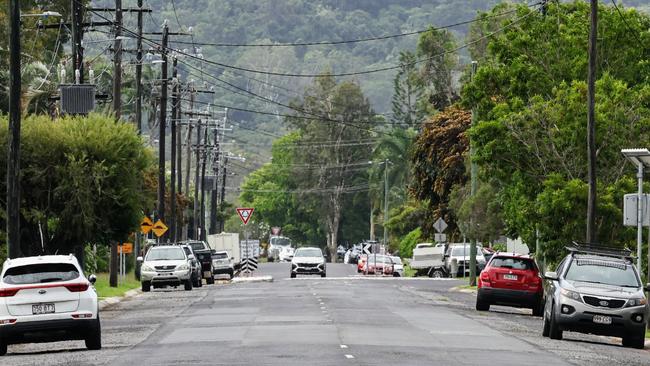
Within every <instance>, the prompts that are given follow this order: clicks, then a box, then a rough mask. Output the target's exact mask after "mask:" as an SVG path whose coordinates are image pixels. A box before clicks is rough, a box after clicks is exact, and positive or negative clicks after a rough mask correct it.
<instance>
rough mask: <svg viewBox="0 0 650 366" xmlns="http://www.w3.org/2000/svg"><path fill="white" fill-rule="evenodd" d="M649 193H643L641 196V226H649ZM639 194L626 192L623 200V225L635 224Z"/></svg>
mask: <svg viewBox="0 0 650 366" xmlns="http://www.w3.org/2000/svg"><path fill="white" fill-rule="evenodd" d="M649 200H650V195H648V194H644V195H643V196H642V198H641V212H642V213H643V214H642V216H641V223H642V224H643V226H650V206H649V205H648V201H649ZM638 201H639V195H638V194H637V193H630V194H626V195H625V198H624V200H623V225H625V226H637V217H638V214H637V212H638V205H637V202H638Z"/></svg>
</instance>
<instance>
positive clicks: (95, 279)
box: [88, 274, 97, 285]
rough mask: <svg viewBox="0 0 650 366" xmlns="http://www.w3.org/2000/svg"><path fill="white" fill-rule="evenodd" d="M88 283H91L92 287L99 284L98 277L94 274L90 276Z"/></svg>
mask: <svg viewBox="0 0 650 366" xmlns="http://www.w3.org/2000/svg"><path fill="white" fill-rule="evenodd" d="M88 282H90V283H91V284H92V285H94V284H95V282H97V276H95V275H94V274H91V275H90V276H88Z"/></svg>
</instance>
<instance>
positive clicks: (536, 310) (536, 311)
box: [533, 301, 544, 316]
mask: <svg viewBox="0 0 650 366" xmlns="http://www.w3.org/2000/svg"><path fill="white" fill-rule="evenodd" d="M533 316H544V301H540V302H539V304H537V305H535V307H533Z"/></svg>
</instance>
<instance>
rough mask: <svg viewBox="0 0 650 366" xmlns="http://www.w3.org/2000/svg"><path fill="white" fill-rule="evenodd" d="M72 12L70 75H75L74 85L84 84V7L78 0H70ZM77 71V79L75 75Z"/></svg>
mask: <svg viewBox="0 0 650 366" xmlns="http://www.w3.org/2000/svg"><path fill="white" fill-rule="evenodd" d="M70 10H71V11H72V73H73V75H75V76H74V77H75V83H76V84H83V83H84V49H83V46H82V44H81V42H82V40H83V31H84V30H83V16H84V15H83V14H84V6H83V4H82V3H81V1H79V0H70ZM77 71H79V78H78V79H77V77H76V74H77Z"/></svg>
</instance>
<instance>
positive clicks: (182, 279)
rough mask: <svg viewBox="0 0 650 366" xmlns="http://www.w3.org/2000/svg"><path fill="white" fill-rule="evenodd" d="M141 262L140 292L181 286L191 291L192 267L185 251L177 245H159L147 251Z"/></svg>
mask: <svg viewBox="0 0 650 366" xmlns="http://www.w3.org/2000/svg"><path fill="white" fill-rule="evenodd" d="M137 260H138V261H139V262H142V267H141V274H140V281H141V283H142V292H149V291H150V290H151V288H152V287H153V288H158V287H167V286H173V287H177V286H180V285H183V286H184V287H185V290H186V291H191V290H192V287H193V286H192V265H191V263H190V260H189V258H188V257H187V255H186V254H185V251H184V250H183V249H182V248H181V247H180V246H178V245H161V246H155V247H152V248H151V249H149V251H148V252H147V255H146V256H145V257H144V258H142V257H138V258H137Z"/></svg>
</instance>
